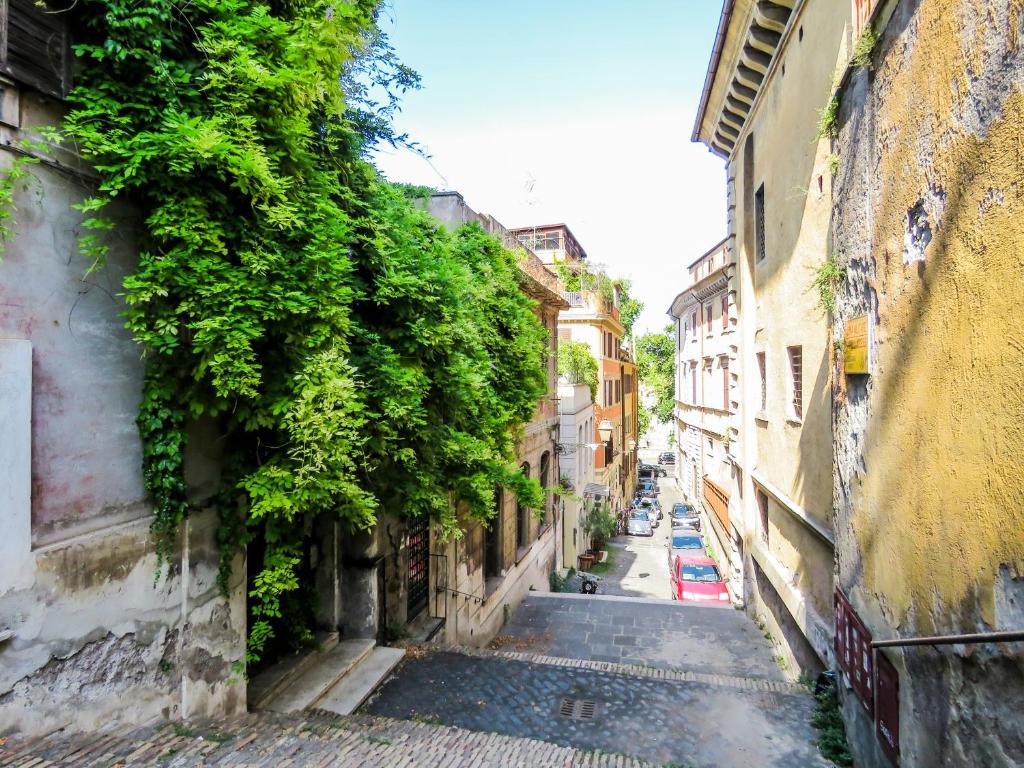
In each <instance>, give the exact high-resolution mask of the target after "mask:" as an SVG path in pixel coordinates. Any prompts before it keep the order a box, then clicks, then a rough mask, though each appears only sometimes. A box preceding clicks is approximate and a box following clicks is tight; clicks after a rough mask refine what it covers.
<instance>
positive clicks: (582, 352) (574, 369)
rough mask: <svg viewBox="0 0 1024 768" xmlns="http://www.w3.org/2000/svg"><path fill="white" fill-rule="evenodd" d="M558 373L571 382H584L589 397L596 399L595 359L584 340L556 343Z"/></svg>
mask: <svg viewBox="0 0 1024 768" xmlns="http://www.w3.org/2000/svg"><path fill="white" fill-rule="evenodd" d="M558 375H559V376H564V377H565V378H566V379H568V381H569V383H571V384H586V385H587V386H588V387H590V398H591V399H592V400H596V399H597V360H596V359H595V358H594V356H593V355H592V354H591V352H590V345H589V344H587V343H586V342H584V341H561V342H559V343H558Z"/></svg>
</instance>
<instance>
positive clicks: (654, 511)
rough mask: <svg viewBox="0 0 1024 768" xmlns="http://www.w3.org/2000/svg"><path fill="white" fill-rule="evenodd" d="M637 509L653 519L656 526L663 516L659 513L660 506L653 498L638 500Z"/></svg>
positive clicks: (647, 497)
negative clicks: (648, 514)
mask: <svg viewBox="0 0 1024 768" xmlns="http://www.w3.org/2000/svg"><path fill="white" fill-rule="evenodd" d="M637 509H642V510H645V511H646V512H648V513H650V514H651V515H652V516H653V517H654V524H655V525H657V524H658V522H657V521H658V520H660V519H661V518H663V517H664V516H665V513H664V512H662V511H661V504H659V503H658V500H657V499H656V498H654V497H653V496H643V497H641V499H640V503H639V504H638V505H637Z"/></svg>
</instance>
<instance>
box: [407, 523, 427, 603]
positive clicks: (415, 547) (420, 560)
mask: <svg viewBox="0 0 1024 768" xmlns="http://www.w3.org/2000/svg"><path fill="white" fill-rule="evenodd" d="M408 556H409V572H408V581H407V583H406V589H407V606H406V615H407V617H408V620H409V621H411V620H412V619H413V617H415V616H417V615H418V614H419V612H420V611H422V610H423V609H424V608H426V607H427V579H428V575H429V573H430V524H429V523H428V522H427V521H426V520H417V521H415V522H414V523H413V524H412V525H411V526H410V529H409V544H408Z"/></svg>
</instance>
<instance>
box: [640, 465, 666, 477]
mask: <svg viewBox="0 0 1024 768" xmlns="http://www.w3.org/2000/svg"><path fill="white" fill-rule="evenodd" d="M637 477H668V470H667V469H665V468H664V467H662V466H659V465H657V464H640V465H639V466H638V467H637Z"/></svg>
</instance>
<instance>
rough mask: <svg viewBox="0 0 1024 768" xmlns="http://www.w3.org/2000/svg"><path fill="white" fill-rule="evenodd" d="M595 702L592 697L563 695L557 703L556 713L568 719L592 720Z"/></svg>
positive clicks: (595, 709) (595, 706) (595, 707)
mask: <svg viewBox="0 0 1024 768" xmlns="http://www.w3.org/2000/svg"><path fill="white" fill-rule="evenodd" d="M596 711H597V702H596V701H594V700H593V699H574V698H572V697H571V696H563V697H562V700H561V702H560V703H559V705H558V714H559V715H560V716H561V717H567V718H569V719H570V720H593V719H594V713H595V712H596Z"/></svg>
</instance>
